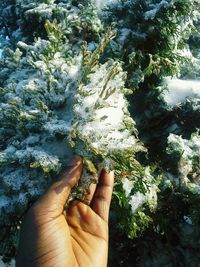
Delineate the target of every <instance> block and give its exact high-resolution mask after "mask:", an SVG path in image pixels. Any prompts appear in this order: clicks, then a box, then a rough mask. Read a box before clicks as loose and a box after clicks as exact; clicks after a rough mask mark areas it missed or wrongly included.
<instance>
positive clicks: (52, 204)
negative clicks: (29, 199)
mask: <svg viewBox="0 0 200 267" xmlns="http://www.w3.org/2000/svg"><path fill="white" fill-rule="evenodd" d="M82 169H83V162H82V160H81V158H80V157H78V156H75V157H74V158H73V160H72V161H71V162H70V163H69V164H68V168H67V169H66V170H65V171H64V172H63V173H62V174H61V175H60V177H59V181H57V182H54V183H53V184H52V185H51V187H50V188H49V189H48V191H47V192H46V193H45V194H44V195H43V196H42V197H41V198H40V199H39V200H38V201H37V202H36V204H35V208H36V209H37V210H38V209H39V211H41V212H42V213H45V214H47V213H48V214H49V213H51V215H52V216H53V217H55V216H59V215H60V214H61V213H62V212H63V209H64V206H65V204H66V201H67V199H68V197H69V194H70V192H71V189H72V188H73V187H74V186H75V185H76V183H77V182H78V180H79V179H80V176H81V172H82Z"/></svg>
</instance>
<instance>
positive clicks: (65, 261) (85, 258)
mask: <svg viewBox="0 0 200 267" xmlns="http://www.w3.org/2000/svg"><path fill="white" fill-rule="evenodd" d="M75 172H77V173H76V175H75V173H74V171H72V172H71V174H70V177H72V176H73V177H78V176H80V174H79V172H80V169H79V170H78V168H75ZM68 174H69V172H68ZM77 174H78V175H77ZM101 178H102V179H101V181H100V184H99V185H98V186H97V188H96V186H95V185H93V186H92V188H91V193H90V195H89V196H88V199H87V204H88V205H86V204H84V203H82V202H80V201H74V202H72V204H71V205H70V206H69V208H68V209H67V210H65V209H63V204H64V199H65V198H66V196H68V195H69V192H70V190H69V188H71V187H72V186H73V185H74V181H72V180H70V182H71V185H70V183H69V179H70V178H69V177H68V178H67V179H66V180H65V181H64V182H63V179H62V182H58V183H56V184H54V185H53V186H52V187H51V189H50V190H49V192H47V194H46V195H45V196H44V197H43V198H42V199H41V200H40V201H39V202H38V203H36V205H35V206H34V207H33V208H32V209H31V210H30V212H29V213H28V215H27V218H26V220H25V222H24V225H23V228H22V234H21V241H20V245H21V246H20V247H19V255H18V260H17V267H18V266H19V267H23V266H29V267H35V266H37V267H51V266H56V267H85V266H87V267H90V266H91V267H93V266H95V267H98V266H102V267H103V266H104V267H105V266H107V253H108V212H109V205H110V199H111V194H112V186H113V175H109V174H106V173H105V172H104V173H103V174H102V177H101ZM75 180H76V179H75ZM66 181H67V182H66ZM63 185H64V187H63ZM67 185H70V187H67ZM52 189H53V191H52ZM58 192H59V194H58ZM55 194H56V195H57V196H58V195H59V201H57V202H55V201H54V200H53V199H54V196H55ZM28 240H29V241H28ZM24 248H25V249H26V250H27V253H24V252H23V250H24ZM21 251H22V252H21ZM22 253H23V254H22Z"/></svg>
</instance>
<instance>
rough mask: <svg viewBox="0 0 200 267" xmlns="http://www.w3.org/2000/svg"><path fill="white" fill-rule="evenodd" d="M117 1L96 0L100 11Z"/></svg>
mask: <svg viewBox="0 0 200 267" xmlns="http://www.w3.org/2000/svg"><path fill="white" fill-rule="evenodd" d="M115 2H117V0H96V1H95V5H96V7H97V8H98V9H102V8H103V7H104V6H105V5H106V4H110V3H115Z"/></svg>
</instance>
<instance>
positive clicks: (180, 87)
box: [164, 77, 200, 106]
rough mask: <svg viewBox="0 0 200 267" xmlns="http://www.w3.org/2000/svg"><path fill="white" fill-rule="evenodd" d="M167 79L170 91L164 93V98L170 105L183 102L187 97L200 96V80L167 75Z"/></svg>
mask: <svg viewBox="0 0 200 267" xmlns="http://www.w3.org/2000/svg"><path fill="white" fill-rule="evenodd" d="M165 81H166V83H167V85H168V91H166V92H165V94H164V100H165V101H166V102H167V104H168V105H170V106H174V105H176V104H178V103H181V102H183V101H184V100H185V99H186V98H187V97H195V96H198V97H200V80H181V79H175V78H170V77H166V78H165Z"/></svg>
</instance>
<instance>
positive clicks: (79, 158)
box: [67, 155, 82, 167]
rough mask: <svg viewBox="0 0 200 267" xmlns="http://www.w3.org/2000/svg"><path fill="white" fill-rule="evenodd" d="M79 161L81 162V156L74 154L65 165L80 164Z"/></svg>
mask: <svg viewBox="0 0 200 267" xmlns="http://www.w3.org/2000/svg"><path fill="white" fill-rule="evenodd" d="M81 162H82V158H81V157H79V156H77V155H76V156H74V157H73V159H72V160H70V162H69V163H68V164H67V166H68V167H73V166H76V165H79V164H81Z"/></svg>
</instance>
